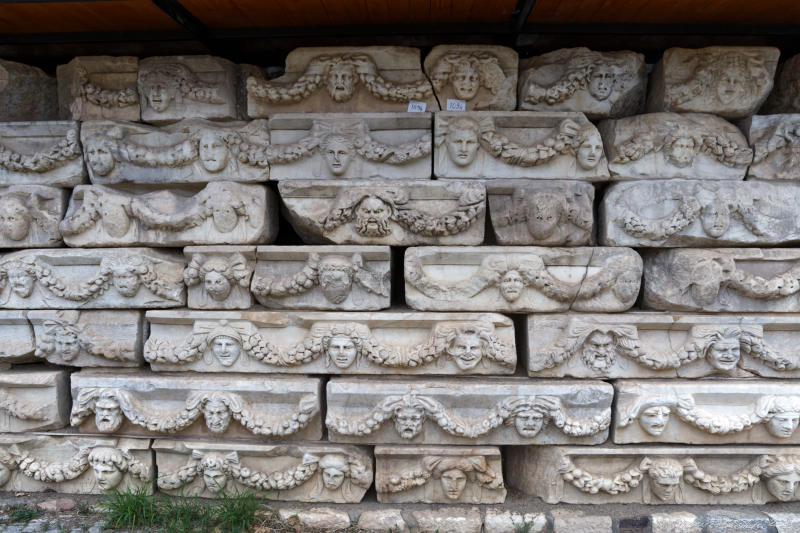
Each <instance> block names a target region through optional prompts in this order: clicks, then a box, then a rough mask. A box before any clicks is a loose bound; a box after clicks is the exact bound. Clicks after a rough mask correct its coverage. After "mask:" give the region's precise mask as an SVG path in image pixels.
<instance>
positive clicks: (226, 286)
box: [203, 271, 233, 302]
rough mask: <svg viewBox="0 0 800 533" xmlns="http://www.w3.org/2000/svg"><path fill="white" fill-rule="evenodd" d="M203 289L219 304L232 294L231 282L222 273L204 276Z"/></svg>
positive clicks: (210, 273)
mask: <svg viewBox="0 0 800 533" xmlns="http://www.w3.org/2000/svg"><path fill="white" fill-rule="evenodd" d="M203 287H204V288H205V290H206V293H207V294H208V295H209V296H211V298H212V299H213V300H215V301H217V302H221V301H223V300H225V299H226V298H227V297H228V296H229V295H230V293H231V289H232V288H233V287H232V286H231V282H230V280H228V278H227V277H225V276H224V275H223V274H222V273H220V272H215V271H211V272H206V274H205V276H203Z"/></svg>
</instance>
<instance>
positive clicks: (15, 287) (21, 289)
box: [7, 267, 36, 298]
mask: <svg viewBox="0 0 800 533" xmlns="http://www.w3.org/2000/svg"><path fill="white" fill-rule="evenodd" d="M7 275H8V284H9V286H10V287H11V291H12V292H13V293H14V294H16V295H17V296H19V297H20V298H27V297H28V296H30V295H31V293H33V285H34V283H35V282H36V279H35V278H34V277H33V275H32V274H30V273H28V272H27V271H26V269H25V268H24V267H11V268H9V269H8V271H7Z"/></svg>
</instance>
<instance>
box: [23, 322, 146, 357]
mask: <svg viewBox="0 0 800 533" xmlns="http://www.w3.org/2000/svg"><path fill="white" fill-rule="evenodd" d="M60 315H61V316H60V317H58V318H49V319H44V320H43V321H42V323H41V326H40V327H39V328H37V333H36V352H35V355H36V357H41V358H44V359H48V360H51V359H52V360H55V361H58V362H60V363H61V362H63V363H70V362H72V361H74V360H75V359H76V358H77V357H78V356H79V355H80V354H81V353H85V354H88V355H90V356H92V357H100V358H104V359H108V360H110V361H120V362H132V361H135V360H136V347H135V343H131V342H119V341H117V339H114V338H107V337H102V336H101V335H99V334H97V333H96V332H95V331H94V328H93V327H92V324H90V323H80V322H78V320H79V319H80V313H77V312H76V313H74V314H71V313H69V312H62V313H60Z"/></svg>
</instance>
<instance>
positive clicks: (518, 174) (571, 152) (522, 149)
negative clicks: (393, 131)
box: [433, 111, 609, 181]
mask: <svg viewBox="0 0 800 533" xmlns="http://www.w3.org/2000/svg"><path fill="white" fill-rule="evenodd" d="M434 134H435V139H434V148H433V171H434V174H435V175H436V176H437V177H439V178H538V179H580V180H584V181H604V180H607V179H608V176H609V174H608V163H607V161H606V156H605V155H604V154H603V140H602V139H601V138H600V133H599V132H598V131H597V128H596V127H595V126H594V124H592V123H591V122H589V121H588V120H587V119H586V117H585V116H584V115H583V113H542V112H534V111H472V112H469V113H464V112H462V111H451V112H446V111H442V112H440V113H436V115H435V117H434Z"/></svg>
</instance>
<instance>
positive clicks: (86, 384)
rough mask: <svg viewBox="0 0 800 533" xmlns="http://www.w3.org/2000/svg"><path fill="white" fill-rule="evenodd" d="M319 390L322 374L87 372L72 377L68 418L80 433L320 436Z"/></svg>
mask: <svg viewBox="0 0 800 533" xmlns="http://www.w3.org/2000/svg"><path fill="white" fill-rule="evenodd" d="M321 389H322V386H321V382H320V380H319V378H306V377H288V376H270V377H268V378H267V377H256V376H245V375H230V376H225V375H214V374H203V375H199V374H154V373H151V372H147V371H143V370H133V369H117V370H115V371H111V370H104V371H103V370H85V369H84V370H81V371H80V372H75V373H74V374H72V414H71V418H70V423H71V424H72V426H74V427H77V428H78V431H80V432H81V433H97V432H100V433H118V434H123V435H164V434H170V433H177V434H179V436H181V437H205V438H219V437H220V436H222V435H224V438H225V439H249V440H253V439H257V440H263V439H279V440H284V439H291V440H303V439H306V440H319V439H321V438H322V424H321V421H320V416H319V412H320V394H321ZM199 419H203V420H202V421H200V420H199Z"/></svg>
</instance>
